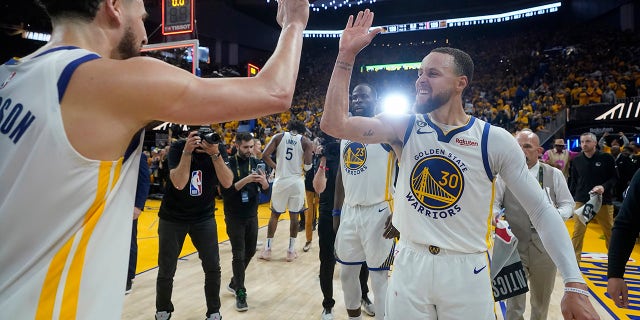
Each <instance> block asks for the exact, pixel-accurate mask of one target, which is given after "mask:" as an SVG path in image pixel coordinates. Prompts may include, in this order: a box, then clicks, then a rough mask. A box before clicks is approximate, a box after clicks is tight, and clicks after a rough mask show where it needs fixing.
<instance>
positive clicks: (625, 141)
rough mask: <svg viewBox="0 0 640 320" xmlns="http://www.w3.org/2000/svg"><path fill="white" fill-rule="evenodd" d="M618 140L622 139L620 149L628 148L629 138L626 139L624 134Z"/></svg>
mask: <svg viewBox="0 0 640 320" xmlns="http://www.w3.org/2000/svg"><path fill="white" fill-rule="evenodd" d="M620 138H622V147H623V148H626V147H628V146H629V138H627V136H625V135H624V134H623V135H621V136H620Z"/></svg>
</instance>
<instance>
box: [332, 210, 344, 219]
mask: <svg viewBox="0 0 640 320" xmlns="http://www.w3.org/2000/svg"><path fill="white" fill-rule="evenodd" d="M341 214H342V210H340V209H333V211H332V213H331V215H332V216H334V217H339V216H340V215H341Z"/></svg>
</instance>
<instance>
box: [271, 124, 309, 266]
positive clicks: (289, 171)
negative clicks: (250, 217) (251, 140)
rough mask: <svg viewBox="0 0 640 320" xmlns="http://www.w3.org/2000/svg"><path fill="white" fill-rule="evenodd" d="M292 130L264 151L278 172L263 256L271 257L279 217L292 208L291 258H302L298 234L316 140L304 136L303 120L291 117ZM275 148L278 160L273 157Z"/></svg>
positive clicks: (280, 134) (283, 134) (290, 211)
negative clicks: (306, 175)
mask: <svg viewBox="0 0 640 320" xmlns="http://www.w3.org/2000/svg"><path fill="white" fill-rule="evenodd" d="M287 128H288V129H289V131H288V132H282V133H278V134H276V135H275V136H273V138H272V139H271V141H270V142H269V144H268V145H267V147H266V148H265V149H264V152H263V153H262V160H263V161H264V162H265V163H266V164H267V165H268V166H269V167H271V168H273V169H274V170H275V171H276V177H275V179H274V180H273V188H272V192H271V218H270V219H269V226H268V227H267V241H266V242H265V244H264V250H262V252H261V253H260V256H259V258H260V259H264V260H267V261H269V260H271V244H272V243H271V242H272V241H273V235H274V234H275V233H276V228H278V218H279V217H280V215H281V214H282V213H284V212H285V211H286V210H287V209H288V210H289V218H290V219H291V221H290V225H289V235H290V237H289V249H288V250H287V258H286V259H287V261H288V262H291V261H293V260H295V259H296V258H297V257H298V254H297V253H296V250H295V248H296V247H295V244H296V237H297V236H298V219H299V216H298V215H299V214H300V213H302V212H304V210H305V208H304V199H305V197H306V193H305V189H304V172H303V169H304V171H309V170H310V169H311V159H312V157H313V143H312V142H311V140H309V138H307V137H305V136H304V133H305V131H306V128H305V126H304V123H303V122H302V121H298V120H291V121H289V124H288V125H287ZM274 151H275V153H276V161H275V162H274V161H273V159H271V154H273V152H274Z"/></svg>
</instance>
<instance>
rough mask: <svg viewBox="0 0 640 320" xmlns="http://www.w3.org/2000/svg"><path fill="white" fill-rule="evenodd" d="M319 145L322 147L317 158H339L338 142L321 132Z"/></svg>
mask: <svg viewBox="0 0 640 320" xmlns="http://www.w3.org/2000/svg"><path fill="white" fill-rule="evenodd" d="M320 145H321V146H322V154H319V155H318V156H325V157H327V158H328V159H338V158H339V157H340V140H338V139H336V138H334V137H332V136H330V135H328V134H326V133H324V132H323V133H322V134H321V135H320Z"/></svg>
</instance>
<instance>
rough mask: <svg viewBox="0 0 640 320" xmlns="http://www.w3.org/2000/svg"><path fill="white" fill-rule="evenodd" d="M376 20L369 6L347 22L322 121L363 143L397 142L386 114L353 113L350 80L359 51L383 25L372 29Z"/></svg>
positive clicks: (324, 125) (328, 130)
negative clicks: (358, 114) (355, 115)
mask: <svg viewBox="0 0 640 320" xmlns="http://www.w3.org/2000/svg"><path fill="white" fill-rule="evenodd" d="M372 22H373V12H371V11H369V9H367V10H365V11H364V12H362V11H360V12H358V15H357V17H356V18H355V19H354V17H353V16H349V20H348V21H347V26H346V27H345V29H344V31H343V32H342V36H341V37H340V48H339V51H338V57H337V59H336V63H335V65H334V68H333V73H332V74H331V80H330V81H329V87H328V89H327V96H326V99H325V104H324V112H323V115H322V119H321V121H320V128H321V129H322V131H324V132H326V133H328V134H329V135H332V136H334V137H339V138H342V139H349V140H352V141H359V142H362V143H381V142H387V143H392V144H394V143H397V142H398V140H399V139H398V138H397V135H396V134H395V132H394V130H393V128H392V127H391V126H390V125H389V124H388V123H385V121H384V118H366V117H349V116H348V111H349V83H350V81H351V72H352V71H353V63H354V61H355V58H356V55H357V54H358V52H360V50H362V49H363V48H364V47H366V46H367V45H368V44H369V43H370V42H371V40H372V39H373V37H375V36H376V35H377V34H378V33H380V32H381V31H382V28H374V29H372V30H369V28H370V27H371V24H372Z"/></svg>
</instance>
